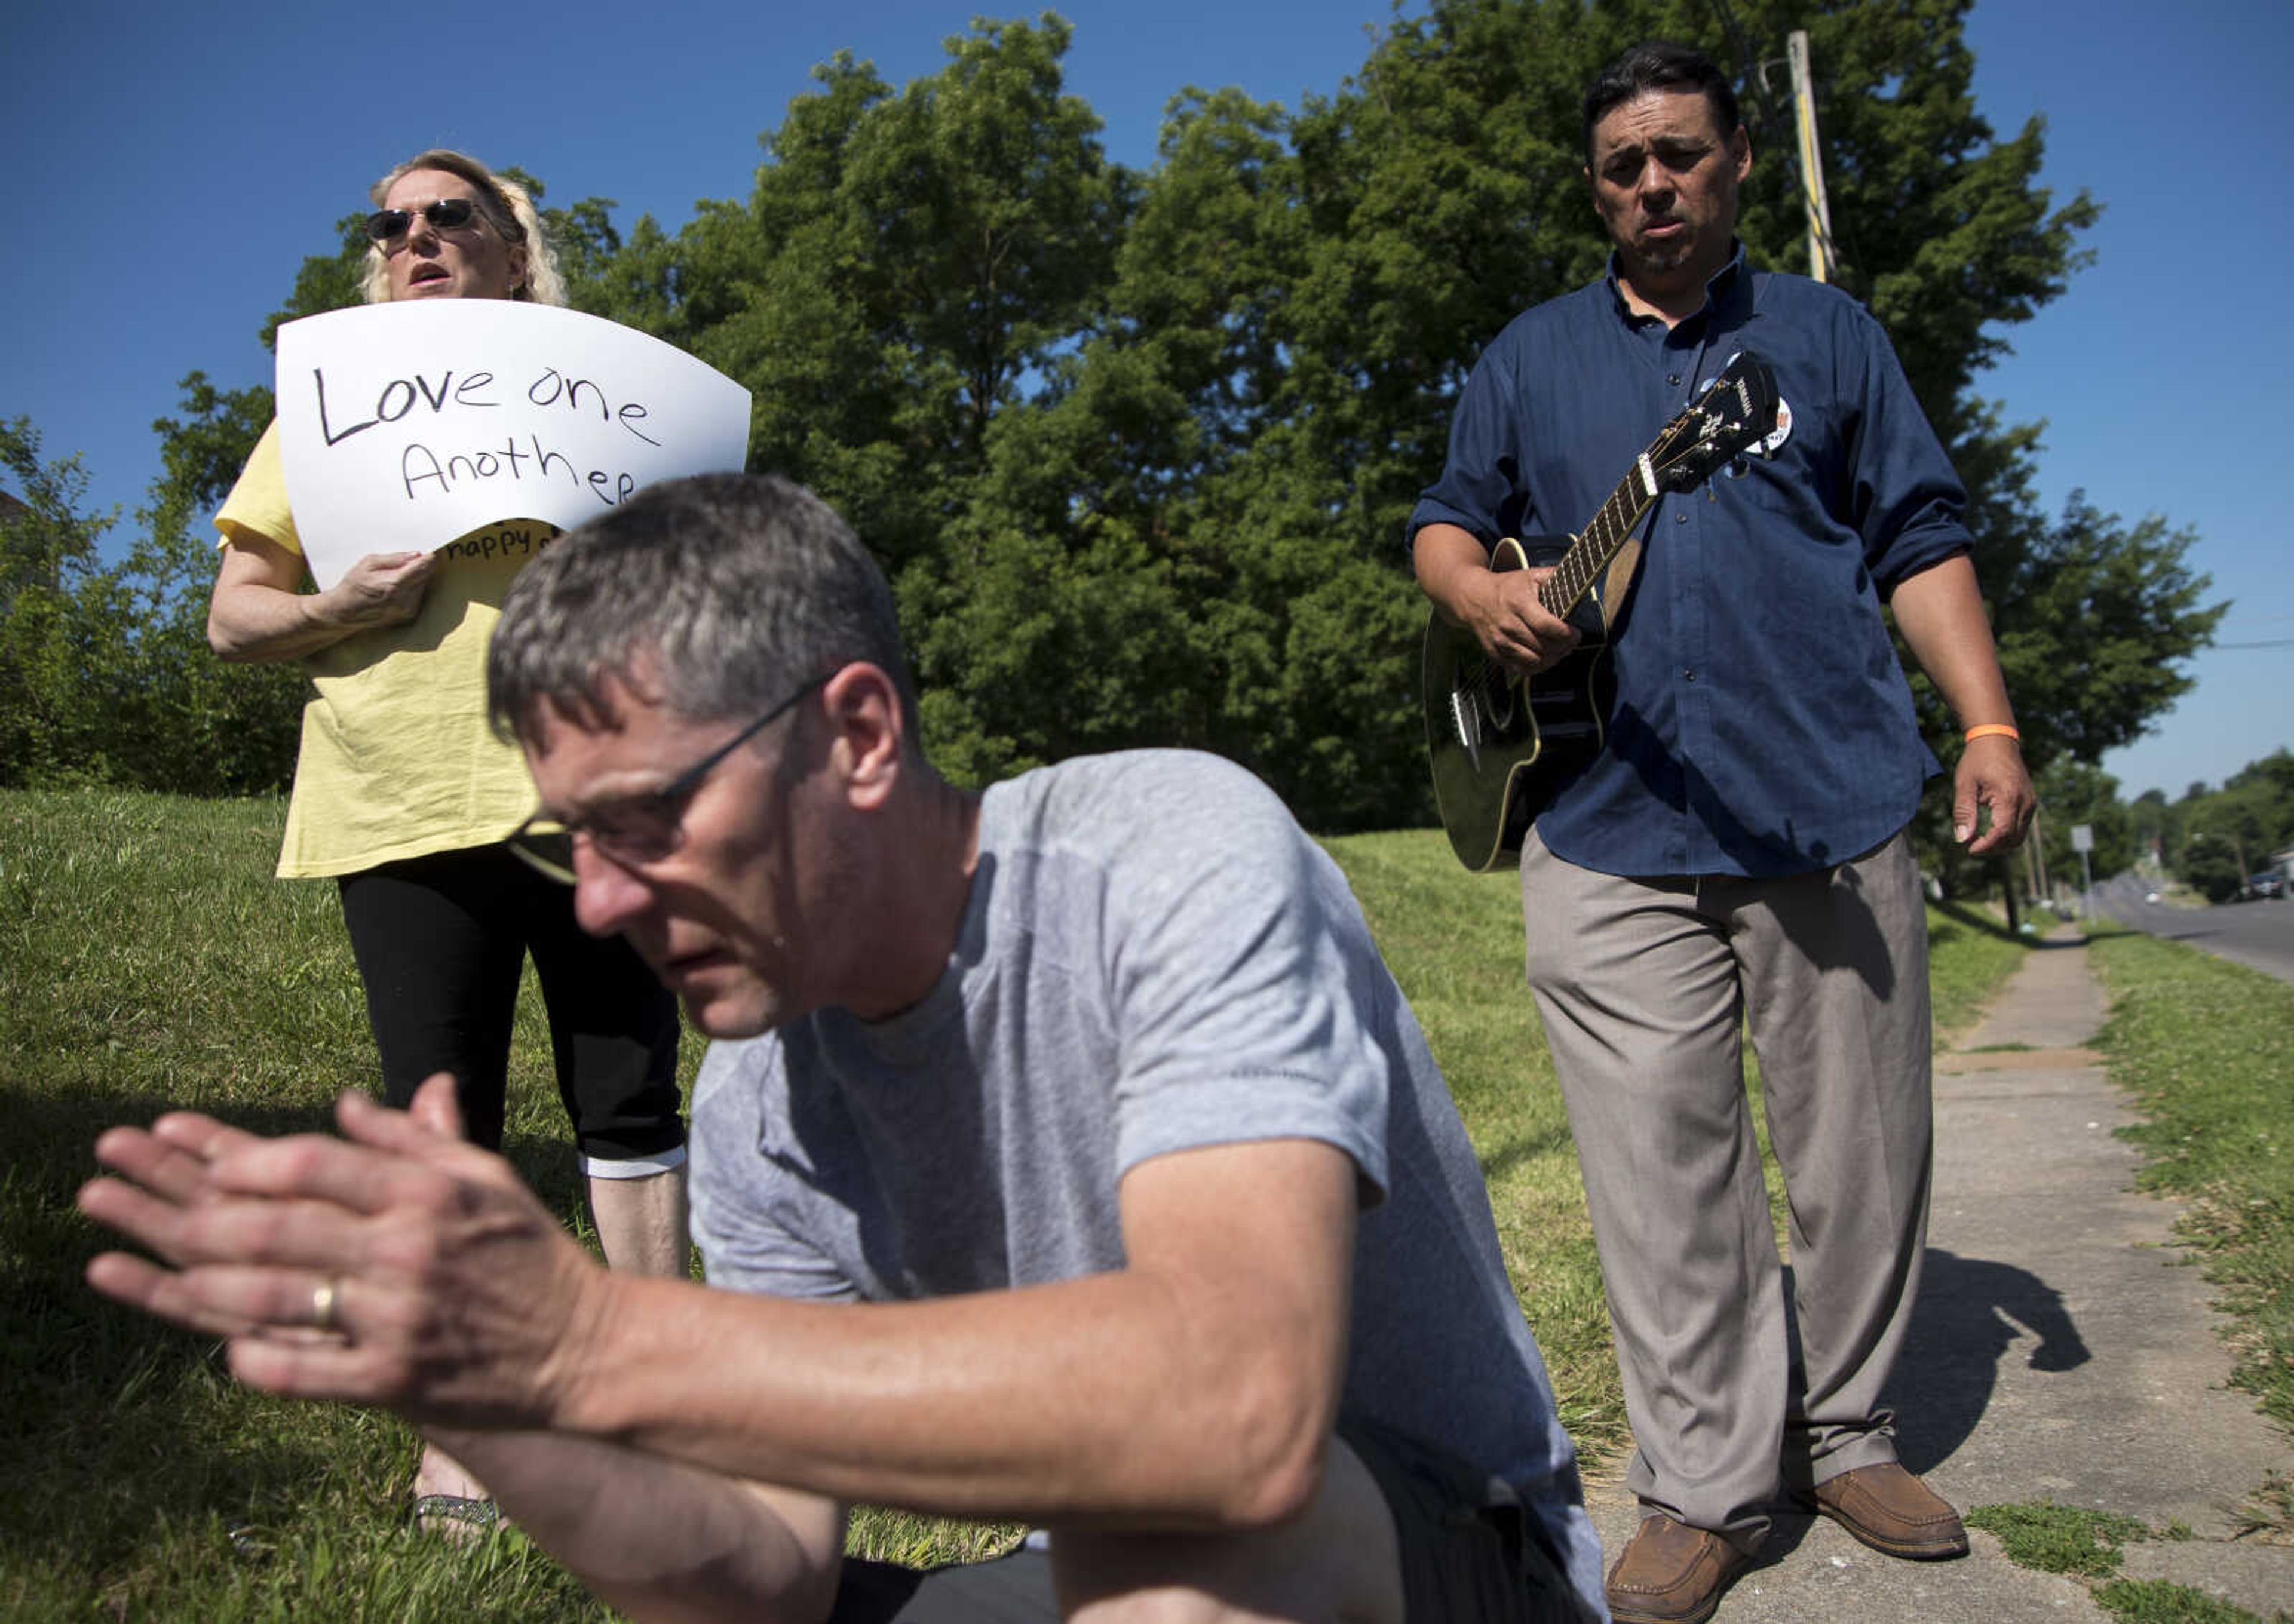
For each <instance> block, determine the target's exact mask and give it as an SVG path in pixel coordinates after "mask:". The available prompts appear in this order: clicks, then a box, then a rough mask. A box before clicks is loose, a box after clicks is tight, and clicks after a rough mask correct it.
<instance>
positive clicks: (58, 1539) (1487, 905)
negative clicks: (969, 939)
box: [0, 792, 2021, 1621]
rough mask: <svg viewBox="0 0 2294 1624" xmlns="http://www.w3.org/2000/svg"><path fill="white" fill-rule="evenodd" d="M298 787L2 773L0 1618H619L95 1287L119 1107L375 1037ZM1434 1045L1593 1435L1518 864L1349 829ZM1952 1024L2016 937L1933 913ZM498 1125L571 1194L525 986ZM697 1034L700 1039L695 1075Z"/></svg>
mask: <svg viewBox="0 0 2294 1624" xmlns="http://www.w3.org/2000/svg"><path fill="white" fill-rule="evenodd" d="M282 814H283V808H282V807H281V804H280V803H278V802H275V801H258V802H226V803H213V802H197V801H185V800H173V799H169V798H166V797H158V796H143V795H126V794H117V793H106V792H75V793H59V794H37V793H20V792H0V988H4V996H0V1104H4V1107H5V1112H6V1115H5V1118H4V1119H5V1121H6V1122H7V1124H8V1128H9V1132H8V1133H7V1135H6V1137H5V1140H4V1141H0V1620H42V1621H45V1620H54V1619H64V1618H102V1619H106V1620H179V1619H200V1620H275V1619H295V1618H321V1617H322V1618H327V1619H330V1620H331V1619H357V1620H364V1619H373V1620H497V1619H499V1620H513V1619H515V1620H582V1619H604V1618H607V1617H610V1616H612V1615H610V1614H609V1613H608V1612H606V1610H605V1609H604V1608H602V1607H600V1606H599V1605H598V1604H595V1603H593V1602H591V1601H590V1600H589V1599H588V1597H587V1596H585V1595H584V1594H583V1593H582V1590H581V1587H579V1586H578V1585H576V1584H575V1583H573V1581H572V1580H571V1579H569V1578H568V1577H567V1576H566V1575H565V1573H564V1572H563V1571H561V1570H560V1569H559V1568H558V1567H557V1564H556V1563H553V1562H551V1561H550V1560H549V1558H548V1557H546V1556H544V1555H541V1553H540V1552H538V1551H536V1550H535V1549H534V1548H533V1547H532V1546H530V1545H529V1544H528V1543H527V1542H526V1541H525V1539H523V1538H522V1537H520V1536H519V1535H517V1533H516V1532H515V1531H510V1532H506V1533H504V1534H503V1535H501V1536H500V1537H498V1538H497V1539H493V1540H492V1541H489V1542H487V1543H486V1544H484V1545H483V1546H482V1547H477V1548H476V1549H475V1550H473V1551H469V1552H457V1551H453V1550H450V1549H445V1548H442V1547H440V1546H439V1545H437V1544H436V1543H435V1542H431V1541H427V1540H423V1539H417V1538H415V1537H414V1536H413V1535H412V1534H411V1532H410V1531H408V1529H407V1527H406V1524H405V1507H406V1504H407V1498H406V1495H407V1486H408V1483H409V1481H410V1479H411V1474H412V1469H413V1461H414V1441H413V1438H412V1434H411V1433H409V1432H408V1431H407V1429H406V1428H404V1427H403V1426H402V1425H399V1424H398V1423H397V1422H395V1420H392V1419H391V1418H389V1417H385V1416H380V1415H377V1414H373V1413H370V1412H363V1411H354V1410H347V1409H335V1408H331V1407H326V1406H318V1405H303V1404H295V1403H289V1402H285V1401H279V1400H274V1399H271V1398H268V1397H265V1396H264V1395H263V1394H260V1393H250V1392H248V1390H246V1389H244V1388H241V1387H240V1386H238V1385H237V1384H234V1383H232V1381H230V1380H229V1379H228V1377H227V1376H225V1375H224V1371H223V1368H222V1364H221V1360H220V1357H219V1353H218V1350H217V1348H216V1344H214V1343H213V1342H212V1341H209V1340H207V1339H202V1338H199V1337H195V1336H190V1335H188V1334H185V1333H181V1332H176V1331H173V1330H169V1329H167V1328H164V1327H160V1326H158V1325H156V1324H153V1323H150V1322H148V1321H145V1320H141V1319H139V1318H138V1317H136V1316H134V1315H133V1314H130V1313H127V1312H126V1311H120V1310H118V1309H114V1308H112V1307H110V1305H109V1304H107V1303H104V1302H103V1301H102V1299H100V1298H98V1297H96V1296H95V1295H94V1293H92V1292H90V1291H89V1290H87V1289H86V1287H85V1286H84V1285H83V1284H82V1283H81V1280H80V1272H81V1270H82V1268H83V1267H84V1266H85V1262H86V1260H87V1258H88V1257H89V1256H90V1255H93V1254H94V1252H95V1251H97V1250H99V1249H100V1248H101V1247H102V1245H103V1244H104V1242H103V1241H102V1238H100V1237H99V1235H98V1234H97V1232H96V1230H94V1226H92V1225H90V1224H89V1223H87V1222H85V1221H84V1220H83V1219H81V1218H80V1217H79V1216H78V1214H77V1213H76V1212H75V1211H74V1210H73V1208H72V1206H71V1198H72V1194H73V1192H74V1190H77V1187H78V1185H79V1184H80V1183H81V1181H83V1180H85V1178H86V1177H88V1176H89V1175H90V1174H91V1173H93V1172H94V1163H93V1160H92V1157H91V1155H90V1149H89V1147H90V1145H91V1143H92V1142H93V1141H94V1138H95V1135H96V1134H97V1133H98V1132H100V1131H101V1130H102V1128H103V1127H105V1126H107V1125H111V1124H113V1123H118V1122H145V1121H149V1120H150V1118H151V1117H155V1116H158V1115H159V1113H160V1112H162V1111H164V1110H167V1109H172V1108H178V1107H183V1106H195V1107H197V1108H200V1109H203V1110H208V1111H212V1112H215V1113H216V1114H217V1115H219V1116H223V1117H228V1118H229V1119H231V1120H232V1121H234V1122H237V1123H240V1124H241V1125H246V1126H248V1127H252V1128H255V1129H257V1130H259V1131H263V1132H267V1133H281V1132H294V1131H299V1130H304V1129H309V1128H316V1127H320V1126H322V1125H324V1124H325V1122H326V1120H327V1117H326V1112H327V1108H328V1106H329V1102H330V1101H331V1100H333V1098H334V1097H335V1095H336V1094H337V1093H338V1092H341V1091H342V1090H344V1089H346V1088H354V1087H363V1086H367V1085H368V1084H369V1083H370V1078H371V1073H372V1069H373V1062H372V1049H371V1042H370V1038H369V1036H368V1034H367V1030H366V1023H365V1016H364V1007H363V1004H362V999H361V995H360V992H359V987H358V978H357V976H356V973H355V971H354V968H353V966H352V962H351V956H350V950H349V946H348V944H347V942H346V939H345V938H344V936H343V930H342V924H341V919H340V915H339V911H338V905H337V903H336V899H335V893H334V890H333V889H332V888H331V887H329V886H327V885H324V884H314V883H309V882H298V883H292V884H288V883H281V882H278V881H274V880H273V879H272V878H271V869H272V863H273V854H274V853H275V852H276V850H277V849H278V840H279V832H280V824H281V816H282ZM1331 849H1332V850H1333V851H1334V853H1335V854H1336V856H1337V857H1338V861H1339V863H1340V864H1341V865H1342V866H1344V867H1345V869H1346V872H1347V873H1348V876H1349V878H1350V879H1351V881H1353V884H1354V889H1355V891H1356V893H1357V895H1359V896H1360V897H1361V898H1362V900H1363V905H1364V908H1365V911H1366V912H1367V913H1368V914H1369V916H1370V919H1371V926H1372V928H1373V930H1375V931H1376V932H1377V934H1378V937H1379V942H1380V944H1381V946H1383V947H1384V949H1385V951H1386V954H1387V959H1388V961H1389V962H1390V963H1391V964H1392V965H1393V967H1394V970H1395V975H1396V977H1397V978H1398V979H1399V980H1400V981H1401V983H1402V986H1403V989H1404V990H1405V991H1406V992H1407V993H1408V994H1409V995H1410V996H1411V1001H1412V1003H1413V1004H1414V1005H1415V1007H1416V1009H1417V1011H1418V1014H1419V1017H1420V1021H1421V1023H1422V1024H1423V1025H1424V1027H1426V1030H1427V1033H1428V1037H1429V1039H1430V1041H1431V1042H1432V1043H1433V1045H1434V1049H1435V1052H1436V1057H1437V1058H1438V1059H1439V1060H1441V1062H1442V1064H1443V1066H1444V1069H1445V1072H1446V1073H1447V1075H1448V1076H1449V1079H1450V1082H1451V1084H1452V1090H1453V1092H1455V1094H1456V1096H1457V1099H1458V1101H1459V1105H1460V1110H1461V1112H1462V1114H1463V1116H1464V1117H1465V1120H1466V1124H1467V1127H1468V1133H1470V1134H1471V1136H1472V1138H1473V1141H1474V1145H1475V1148H1476V1152H1477V1154H1478V1155H1479V1157H1481V1161H1482V1165H1483V1167H1484V1169H1485V1173H1487V1175H1488V1178H1489V1181H1490V1186H1491V1191H1492V1202H1493V1208H1494V1210H1495V1212H1496V1214H1497V1221H1498V1226H1499V1230H1500V1234H1501V1239H1502V1242H1503V1246H1504V1250H1505V1256H1506V1262H1507V1264H1508V1267H1509V1269H1510V1270H1511V1271H1512V1275H1513V1279H1514V1283H1515V1285H1516V1287H1517V1288H1518V1290H1519V1292H1520V1294H1521V1297H1522V1300H1523V1303H1524V1304H1525V1312H1526V1313H1527V1315H1528V1317H1529V1320H1530V1321H1531V1323H1532V1325H1533V1328H1534V1329H1535V1330H1536V1333H1537V1335H1538V1337H1539V1339H1540V1341H1541V1342H1542V1344H1543V1345H1544V1348H1545V1352H1546V1355H1547V1360H1548V1362H1549V1364H1550V1367H1551V1370H1552V1375H1553V1378H1554V1384H1555V1387H1556V1389H1557V1392H1558V1395H1559V1398H1560V1401H1561V1406H1562V1410H1563V1414H1564V1417H1565V1419H1566V1422H1567V1424H1568V1425H1569V1426H1570V1428H1571V1430H1572V1432H1573V1433H1574V1435H1575V1436H1576V1437H1577V1439H1578V1441H1579V1442H1580V1444H1581V1447H1582V1448H1583V1449H1584V1450H1585V1451H1586V1453H1587V1455H1588V1457H1589V1458H1593V1459H1597V1460H1598V1459H1599V1458H1602V1457H1604V1456H1606V1455H1607V1454H1608V1453H1610V1452H1611V1451H1613V1450H1614V1449H1615V1448H1616V1447H1617V1446H1618V1445H1619V1444H1620V1443H1621V1442H1622V1441H1623V1438H1624V1417H1623V1404H1622V1401H1621V1399H1620V1396H1619V1393H1618V1390H1617V1378H1616V1372H1615V1365H1614V1363H1613V1362H1612V1360H1611V1356H1610V1349H1609V1340H1608V1327H1607V1314H1606V1311H1605V1309H1604V1306H1603V1303H1602V1298H1601V1291H1600V1279H1599V1271H1598V1266H1597V1265H1596V1263H1595V1260H1594V1255H1593V1246H1592V1237H1591V1232H1590V1229H1589V1227H1588V1226H1587V1223H1586V1221H1585V1216H1584V1206H1583V1200H1582V1193H1581V1190H1580V1187H1579V1184H1578V1179H1577V1168H1576V1159H1575V1155H1574V1150H1573V1149H1572V1147H1571V1144H1570V1141H1569V1136H1568V1131H1567V1125H1566V1118H1565V1116H1564V1113H1563V1110H1562V1106H1561V1100H1560V1095H1559V1092H1558V1090H1557V1088H1556V1087H1555V1084H1554V1081H1553V1074H1552V1068H1551V1066H1550V1063H1549V1061H1548V1060H1547V1058H1546V1054H1545V1046H1544V1042H1543V1039H1542V1035H1541V1033H1540V1031H1539V1027H1538V1024H1537V1017H1536V1013H1535V1011H1534V1010H1533V1008H1532V1007H1531V1003H1530V1000H1529V997H1528V995H1527V993H1526V991H1525V989H1524V987H1523V986H1522V973H1521V921H1520V909H1519V903H1518V900H1517V893H1516V891H1515V889H1514V887H1513V883H1512V881H1511V880H1510V878H1509V877H1490V878H1478V879H1477V878H1475V877H1473V876H1469V875H1467V874H1465V873H1462V872H1461V871H1460V870H1459V868H1458V867H1457V865H1456V864H1455V862H1454V860H1453V859H1452V857H1450V855H1449V850H1448V848H1447V845H1446V843H1445V842H1444V840H1442V838H1441V837H1440V836H1439V835H1438V834H1435V833H1431V832H1414V833H1401V834H1382V835H1364V836H1356V837H1351V838H1348V839H1345V840H1335V841H1332V842H1331ZM1931 924H1932V930H1933V937H1934V941H1935V944H1936V950H1935V955H1934V961H1935V962H1934V983H1935V987H1936V1006H1937V1011H1938V1017H1937V1018H1938V1021H1939V1024H1940V1025H1944V1026H1957V1025H1964V1024H1965V1022H1966V1021H1967V1020H1968V1019H1972V1018H1973V1013H1974V1011H1975V1009H1976V1007H1977V1006H1978V1004H1979V1003H1980V1002H1981V999H1982V997H1983V996H1984V995H1987V994H1988V993H1989V991H1990V990H1991V989H1992V988H1994V987H1996V986H1997V983H1998V981H1999V979H2000V978H2002V977H2003V976H2004V975H2005V973H2006V971H2007V970H2009V969H2010V968H2012V967H2013V964H2014V962H2016V961H2017V960H2018V958H2019V957H2020V954H2021V948H2020V946H2018V945H2016V944H2015V943H2013V941H2012V940H2009V939H2006V938H2005V937H2004V935H2003V933H2001V932H1999V931H1998V930H1997V928H1996V927H1994V926H1989V925H1988V924H1987V923H1986V922H1983V921H1982V920H1981V918H1980V917H1978V916H1973V915H1969V916H1965V917H1947V916H1944V915H1941V914H1938V915H1934V916H1932V920H1931ZM516 1045H517V1046H516V1052H515V1055H514V1059H513V1062H512V1074H511V1075H512V1100H511V1110H510V1115H509V1121H508V1134H507V1141H506V1149H507V1150H508V1154H509V1156H510V1157H511V1159H512V1160H513V1161H514V1162H515V1163H516V1164H517V1166H518V1167H519V1169H520V1170H521V1172H523V1173H524V1174H525V1176H526V1178H527V1179H528V1180H529V1181H532V1182H533V1184H534V1186H535V1187H536V1189H537V1190H540V1191H541V1194H542V1196H543V1198H545V1199H546V1200H548V1201H549V1202H550V1203H551V1204H552V1205H553V1206H555V1207H556V1208H557V1211H558V1212H559V1213H560V1214H563V1215H564V1216H565V1218H566V1220H567V1222H569V1223H572V1224H574V1225H575V1226H576V1227H585V1221H584V1219H583V1216H582V1213H581V1202H580V1190H579V1181H578V1178H577V1177H576V1173H575V1169H574V1164H573V1151H572V1149H571V1146H570V1144H569V1143H568V1141H567V1135H566V1133H565V1126H564V1123H563V1121H562V1119H561V1116H560V1108H559V1106H558V1104H557V1092H556V1088H555V1085H554V1084H553V1083H552V1081H551V1075H550V1068H549V1048H548V1036H547V1034H546V1032H545V1030H544V1029H543V1026H542V1021H541V1013H540V1003H539V1001H538V1000H537V999H535V998H533V996H532V995H531V989H530V988H529V995H528V996H527V997H526V998H525V1000H524V1001H523V1003H521V1006H520V1012H519V1019H518V1024H517V1035H516ZM698 1058H699V1045H698V1044H697V1043H694V1044H689V1045H688V1048H687V1056H686V1061H685V1064H686V1067H687V1075H688V1076H690V1068H692V1067H693V1066H694V1065H695V1064H696V1063H697V1061H698ZM1008 1538H1009V1531H1007V1530H996V1529H988V1530H981V1529H969V1528H959V1527H956V1526H955V1525H951V1524H948V1523H937V1522H933V1521H931V1520H930V1519H923V1518H915V1517H908V1516H900V1515H895V1514H885V1513H869V1514H864V1515H863V1516H862V1517H860V1518H858V1519H856V1523H855V1530H854V1546H855V1548H857V1549H859V1550H862V1551H864V1552H866V1554H868V1555H879V1556H885V1557H889V1558H893V1559H899V1560H908V1561H923V1560H945V1559H948V1558H951V1557H957V1556H968V1555H979V1554H982V1553H983V1552H985V1551H987V1550H989V1549H992V1548H996V1547H998V1546H999V1545H1000V1544H1001V1543H1002V1542H1003V1541H1004V1540H1005V1539H1008Z"/></svg>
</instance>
